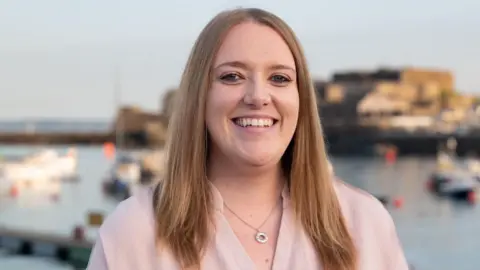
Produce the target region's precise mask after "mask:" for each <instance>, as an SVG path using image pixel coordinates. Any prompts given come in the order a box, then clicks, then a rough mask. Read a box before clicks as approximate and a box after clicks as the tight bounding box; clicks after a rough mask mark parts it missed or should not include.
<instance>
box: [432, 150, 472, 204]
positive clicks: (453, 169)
mask: <svg viewBox="0 0 480 270" xmlns="http://www.w3.org/2000/svg"><path fill="white" fill-rule="evenodd" d="M427 184H428V187H429V189H430V190H431V191H433V192H435V193H436V194H438V195H440V196H448V197H452V198H456V199H465V200H468V201H474V200H475V199H476V197H477V196H478V194H479V188H480V184H479V183H478V181H477V180H476V179H475V177H474V175H473V174H472V172H471V171H470V170H469V169H468V168H466V167H465V166H464V165H463V164H461V163H459V162H458V161H456V160H455V158H454V157H452V156H451V155H449V154H447V153H445V152H440V153H438V155H437V168H436V169H435V171H434V172H433V173H432V175H431V176H430V179H429V181H428V182H427Z"/></svg>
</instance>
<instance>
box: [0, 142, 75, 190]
mask: <svg viewBox="0 0 480 270" xmlns="http://www.w3.org/2000/svg"><path fill="white" fill-rule="evenodd" d="M76 174H77V154H76V150H75V149H69V150H68V152H67V154H66V155H59V154H58V153H57V152H55V151H53V150H49V149H47V150H43V151H39V152H36V153H33V154H31V155H27V156H25V157H22V158H19V159H14V160H6V161H3V162H1V163H0V194H5V193H12V191H13V190H21V189H26V188H31V189H48V186H49V185H51V182H52V181H56V180H64V179H70V178H73V177H75V176H76Z"/></svg>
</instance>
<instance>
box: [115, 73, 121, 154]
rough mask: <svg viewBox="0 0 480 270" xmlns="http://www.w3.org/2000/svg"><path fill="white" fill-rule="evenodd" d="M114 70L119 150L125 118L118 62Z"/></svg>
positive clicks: (117, 144)
mask: <svg viewBox="0 0 480 270" xmlns="http://www.w3.org/2000/svg"><path fill="white" fill-rule="evenodd" d="M114 72H115V73H114V85H113V94H114V99H115V101H114V102H115V111H116V112H115V113H116V114H117V122H116V126H115V148H116V151H119V150H120V149H121V148H122V147H123V119H122V115H121V111H120V110H121V106H122V104H121V102H122V96H121V95H122V86H121V81H120V68H119V65H118V64H117V65H115V71H114Z"/></svg>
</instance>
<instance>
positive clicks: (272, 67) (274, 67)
mask: <svg viewBox="0 0 480 270" xmlns="http://www.w3.org/2000/svg"><path fill="white" fill-rule="evenodd" d="M221 67H236V68H242V69H249V66H248V64H246V63H244V62H241V61H228V62H224V63H221V64H219V65H217V66H216V67H215V69H218V68H221ZM268 69H270V70H280V69H289V70H291V71H294V72H296V70H295V68H293V67H291V66H288V65H283V64H273V65H270V66H269V67H268Z"/></svg>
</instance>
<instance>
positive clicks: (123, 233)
mask: <svg viewBox="0 0 480 270" xmlns="http://www.w3.org/2000/svg"><path fill="white" fill-rule="evenodd" d="M154 228H155V226H154V218H153V206H152V191H151V190H150V189H148V190H147V189H145V190H143V189H142V190H139V191H137V192H136V193H135V194H134V195H133V196H131V197H130V198H128V199H126V200H124V201H122V202H121V203H119V205H118V206H117V207H116V208H115V210H114V211H113V212H112V213H110V214H109V215H108V217H107V218H106V219H105V221H104V223H103V224H102V226H101V227H100V230H99V240H98V241H101V245H102V247H103V251H104V253H105V257H106V258H107V261H108V262H109V263H113V264H115V265H116V264H117V263H118V262H119V261H124V260H125V259H126V258H129V261H130V262H131V260H132V259H133V258H138V259H140V258H141V257H143V255H146V254H150V253H151V250H150V249H154V247H155V230H154ZM132 254H135V256H132ZM142 254H143V255H142ZM142 259H146V258H142Z"/></svg>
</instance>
